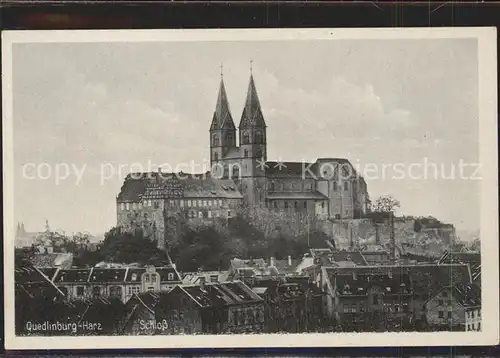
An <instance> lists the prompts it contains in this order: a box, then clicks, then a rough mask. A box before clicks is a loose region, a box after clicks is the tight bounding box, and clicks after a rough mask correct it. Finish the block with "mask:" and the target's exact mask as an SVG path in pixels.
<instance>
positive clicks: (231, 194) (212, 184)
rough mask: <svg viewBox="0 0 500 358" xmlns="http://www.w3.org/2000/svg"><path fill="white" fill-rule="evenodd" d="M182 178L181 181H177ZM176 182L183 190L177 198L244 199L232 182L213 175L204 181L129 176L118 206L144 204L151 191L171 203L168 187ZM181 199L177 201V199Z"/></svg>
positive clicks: (169, 176) (153, 174)
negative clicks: (122, 204)
mask: <svg viewBox="0 0 500 358" xmlns="http://www.w3.org/2000/svg"><path fill="white" fill-rule="evenodd" d="M174 178H178V179H174ZM170 180H173V181H175V185H176V186H178V188H179V190H178V191H176V196H177V195H180V196H179V197H180V198H185V199H204V198H206V199H212V198H213V199H216V198H231V199H241V198H243V196H242V195H241V193H240V192H239V190H238V187H237V186H236V184H235V183H234V181H232V180H231V179H216V178H214V177H212V176H210V175H205V177H201V176H198V175H194V174H184V173H177V174H172V173H170V174H167V173H158V172H149V173H134V174H133V175H131V174H129V175H128V176H127V177H126V178H125V181H124V183H123V185H122V187H121V190H120V193H119V194H118V198H117V201H118V202H140V201H141V200H142V198H143V197H147V196H148V195H149V194H148V193H149V192H150V191H155V192H156V193H155V197H156V196H157V192H160V193H161V195H160V196H161V198H163V199H168V198H169V191H168V185H169V184H168V183H169V181H170ZM176 198H177V197H176Z"/></svg>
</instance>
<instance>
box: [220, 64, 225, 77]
mask: <svg viewBox="0 0 500 358" xmlns="http://www.w3.org/2000/svg"><path fill="white" fill-rule="evenodd" d="M220 78H221V80H222V79H223V78H224V63H223V62H221V63H220Z"/></svg>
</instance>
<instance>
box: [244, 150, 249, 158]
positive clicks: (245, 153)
mask: <svg viewBox="0 0 500 358" xmlns="http://www.w3.org/2000/svg"><path fill="white" fill-rule="evenodd" d="M244 156H245V158H248V150H247V149H245V152H244Z"/></svg>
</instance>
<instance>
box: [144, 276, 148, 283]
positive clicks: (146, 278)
mask: <svg viewBox="0 0 500 358" xmlns="http://www.w3.org/2000/svg"><path fill="white" fill-rule="evenodd" d="M144 281H146V282H149V274H145V275H144Z"/></svg>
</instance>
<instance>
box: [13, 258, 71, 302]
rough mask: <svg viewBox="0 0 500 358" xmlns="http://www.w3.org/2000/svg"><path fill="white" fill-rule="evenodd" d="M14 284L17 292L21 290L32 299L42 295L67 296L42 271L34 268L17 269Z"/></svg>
mask: <svg viewBox="0 0 500 358" xmlns="http://www.w3.org/2000/svg"><path fill="white" fill-rule="evenodd" d="M14 282H15V286H16V290H20V291H21V292H22V293H24V294H26V295H27V296H28V297H30V298H34V297H36V296H40V295H42V296H43V295H46V296H48V295H51V296H53V297H64V296H65V294H64V293H63V292H62V291H61V290H60V289H59V288H58V287H57V286H56V285H55V284H54V282H53V281H52V280H51V278H49V277H47V275H46V274H44V273H43V272H42V271H41V270H40V269H38V268H36V267H34V266H23V267H18V268H16V269H15V273H14Z"/></svg>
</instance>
